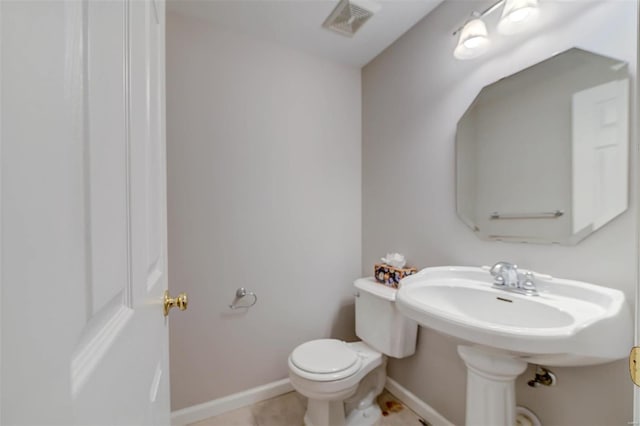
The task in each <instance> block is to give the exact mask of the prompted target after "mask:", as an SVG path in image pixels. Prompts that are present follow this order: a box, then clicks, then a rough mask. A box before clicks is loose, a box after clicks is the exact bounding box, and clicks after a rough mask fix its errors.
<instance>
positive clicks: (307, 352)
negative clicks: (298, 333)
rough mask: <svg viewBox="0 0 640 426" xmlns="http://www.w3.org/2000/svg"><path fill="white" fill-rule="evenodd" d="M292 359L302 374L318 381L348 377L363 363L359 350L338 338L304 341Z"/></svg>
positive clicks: (295, 350)
mask: <svg viewBox="0 0 640 426" xmlns="http://www.w3.org/2000/svg"><path fill="white" fill-rule="evenodd" d="M290 361H291V364H292V365H293V366H294V367H296V368H297V369H298V372H297V373H298V374H299V375H300V376H302V377H304V378H307V379H310V380H316V381H331V380H340V379H344V378H347V377H349V376H352V375H353V374H355V373H356V372H358V370H360V367H361V365H362V360H361V358H360V357H359V356H358V354H357V352H356V351H354V350H353V349H351V348H350V347H349V346H348V345H347V343H345V342H343V341H341V340H336V339H319V340H312V341H310V342H306V343H303V344H301V345H300V346H298V347H297V348H295V349H294V350H293V352H292V353H291V356H290Z"/></svg>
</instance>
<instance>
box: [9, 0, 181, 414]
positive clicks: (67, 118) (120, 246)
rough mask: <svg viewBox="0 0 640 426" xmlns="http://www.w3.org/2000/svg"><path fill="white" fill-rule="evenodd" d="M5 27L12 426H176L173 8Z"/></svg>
mask: <svg viewBox="0 0 640 426" xmlns="http://www.w3.org/2000/svg"><path fill="white" fill-rule="evenodd" d="M0 22H1V25H2V26H1V27H0V30H1V34H0V35H1V37H0V40H1V43H2V44H1V49H2V50H1V53H2V56H1V59H2V61H1V65H2V73H1V74H0V75H1V82H2V85H1V86H0V88H1V90H0V93H1V94H2V104H1V109H0V111H1V121H0V123H1V124H2V132H1V135H2V138H1V139H0V143H1V151H0V152H1V153H2V156H1V157H0V164H1V167H2V181H1V183H2V187H1V192H0V195H1V201H2V203H1V207H2V210H1V211H2V228H1V239H2V247H3V248H5V247H6V248H7V249H6V250H4V249H3V251H2V253H1V254H2V263H1V267H2V274H1V276H2V299H1V302H2V305H1V306H2V309H1V311H0V313H1V315H2V322H1V323H2V334H1V336H2V347H1V354H2V357H1V358H0V360H1V361H2V369H1V372H2V376H1V378H2V387H1V396H2V403H1V405H0V407H1V411H0V414H1V418H0V423H1V424H81V425H88V424H105V425H117V424H122V425H144V424H148V425H162V424H167V425H168V424H169V371H168V330H167V320H166V319H165V317H164V316H163V312H162V299H163V294H164V291H165V290H166V289H167V250H166V184H165V179H166V177H165V170H166V165H165V131H164V126H165V120H164V114H165V110H164V29H165V23H164V2H163V1H161V0H110V1H77V0H68V1H64V0H56V1H42V2H35V1H34V2H24V1H4V0H3V1H2V2H1V3H0ZM18 301H19V302H18Z"/></svg>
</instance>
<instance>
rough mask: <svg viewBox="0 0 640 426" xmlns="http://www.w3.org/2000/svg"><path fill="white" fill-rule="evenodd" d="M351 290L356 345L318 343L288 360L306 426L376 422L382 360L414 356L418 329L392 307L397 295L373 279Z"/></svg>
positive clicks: (382, 380) (383, 372) (383, 375)
mask: <svg viewBox="0 0 640 426" xmlns="http://www.w3.org/2000/svg"><path fill="white" fill-rule="evenodd" d="M354 285H355V287H356V334H357V335H358V337H359V338H361V339H362V341H361V342H354V343H346V342H342V341H340V340H335V339H319V340H312V341H310V342H306V343H303V344H301V345H300V346H298V347H297V348H295V349H294V350H293V352H291V355H289V378H290V379H291V384H292V385H293V387H294V389H295V390H297V391H298V392H300V393H301V394H302V395H304V396H306V397H307V398H308V399H309V402H308V405H307V412H306V413H305V416H304V423H305V425H307V426H343V425H344V426H354V425H358V426H369V425H373V424H374V423H375V422H376V421H377V420H378V419H379V418H380V416H381V411H380V408H379V407H378V404H377V403H376V397H377V396H378V395H379V394H380V393H381V392H382V389H383V388H384V384H385V380H386V376H387V373H386V366H387V357H386V356H385V355H388V356H391V357H394V358H405V357H408V356H410V355H413V354H414V353H415V350H416V335H417V331H418V325H417V324H416V323H415V322H414V321H413V320H410V319H409V318H405V317H404V316H402V315H401V314H400V311H398V309H397V308H396V306H395V299H396V291H397V290H395V289H393V288H391V287H387V286H385V285H382V284H379V283H377V282H376V281H375V280H374V279H373V278H360V279H358V280H356V281H355V283H354Z"/></svg>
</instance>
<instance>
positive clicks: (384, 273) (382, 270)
mask: <svg viewBox="0 0 640 426" xmlns="http://www.w3.org/2000/svg"><path fill="white" fill-rule="evenodd" d="M373 270H374V274H373V276H374V277H375V278H376V281H378V282H379V283H382V284H384V285H388V286H390V287H393V288H398V283H399V282H400V280H401V279H403V278H404V277H408V276H409V275H413V274H415V273H416V271H417V269H416V268H395V267H393V266H389V265H386V264H384V263H376V264H375V265H374V267H373Z"/></svg>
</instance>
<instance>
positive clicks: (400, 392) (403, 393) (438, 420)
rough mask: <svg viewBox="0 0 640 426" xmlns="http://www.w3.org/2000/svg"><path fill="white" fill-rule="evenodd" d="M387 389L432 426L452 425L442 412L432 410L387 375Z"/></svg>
mask: <svg viewBox="0 0 640 426" xmlns="http://www.w3.org/2000/svg"><path fill="white" fill-rule="evenodd" d="M386 388H387V390H388V391H389V392H390V393H392V394H393V396H395V397H396V398H398V399H399V400H400V401H401V402H402V403H403V404H404V405H406V406H407V407H409V408H410V409H411V410H413V411H414V412H415V413H416V414H417V415H418V416H420V417H422V418H423V419H424V420H426V421H427V422H428V423H429V424H431V425H432V426H454V424H453V423H451V422H450V421H449V420H447V419H446V418H445V417H444V416H443V415H442V414H440V413H438V412H437V411H436V410H434V409H433V408H432V407H431V406H430V405H429V404H427V403H426V402H424V401H423V400H421V399H420V398H418V397H417V396H415V395H414V394H413V393H411V392H410V391H409V390H408V389H407V388H405V387H403V386H402V385H400V384H399V383H398V382H396V381H395V380H393V379H392V378H390V377H387V384H386Z"/></svg>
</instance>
